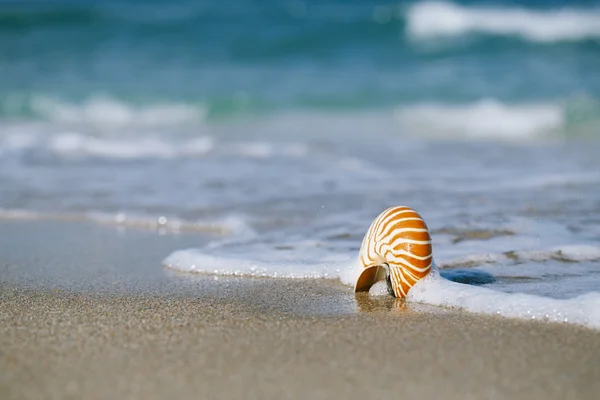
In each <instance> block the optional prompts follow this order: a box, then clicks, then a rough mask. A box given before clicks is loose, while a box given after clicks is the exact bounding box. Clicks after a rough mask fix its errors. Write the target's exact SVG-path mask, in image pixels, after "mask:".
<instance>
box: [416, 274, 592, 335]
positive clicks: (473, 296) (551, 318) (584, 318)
mask: <svg viewBox="0 0 600 400" xmlns="http://www.w3.org/2000/svg"><path fill="white" fill-rule="evenodd" d="M407 301H410V302H416V303H425V304H430V305H436V306H441V307H453V308H457V309H460V310H464V311H468V312H472V313H477V314H487V315H498V316H502V317H508V318H517V319H523V320H532V321H545V322H559V323H569V324H576V325H582V326H586V327H589V328H594V329H600V293H598V292H591V293H586V294H583V295H580V296H577V297H573V298H570V299H553V298H548V297H541V296H534V295H530V294H523V293H505V292H498V291H495V290H491V289H487V288H484V287H479V286H472V285H466V284H461V283H456V282H451V281H449V280H447V279H444V278H442V277H441V276H440V275H439V270H438V269H437V268H434V269H433V270H432V272H431V273H430V274H429V275H428V276H427V277H425V278H424V279H422V280H421V281H419V282H417V283H416V284H415V286H413V287H412V289H411V290H410V291H409V293H408V297H407Z"/></svg>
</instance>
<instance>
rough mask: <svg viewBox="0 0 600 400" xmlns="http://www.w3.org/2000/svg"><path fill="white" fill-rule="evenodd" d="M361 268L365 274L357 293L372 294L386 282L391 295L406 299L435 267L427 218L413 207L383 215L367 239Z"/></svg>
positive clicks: (373, 226) (395, 208)
mask: <svg viewBox="0 0 600 400" xmlns="http://www.w3.org/2000/svg"><path fill="white" fill-rule="evenodd" d="M359 264H360V266H361V267H362V268H363V270H362V271H361V273H360V275H359V277H358V279H357V280H356V284H355V286H354V291H355V292H362V291H368V290H369V288H370V287H371V286H373V284H374V283H375V282H377V281H380V280H383V279H385V280H386V281H387V284H388V291H390V292H391V293H392V294H393V295H394V296H396V297H398V298H405V297H406V295H407V294H408V291H409V290H410V288H412V287H413V285H414V284H415V283H417V282H418V281H419V280H421V279H423V278H424V277H425V276H426V275H427V274H428V273H429V271H431V267H432V265H433V254H432V249H431V236H430V235H429V229H428V228H427V225H426V224H425V221H423V218H421V216H420V215H419V214H418V213H417V212H416V211H415V210H413V209H412V208H410V207H391V208H388V209H387V210H385V211H384V212H382V213H381V214H379V216H378V217H377V218H375V221H373V223H372V224H371V227H370V228H369V230H368V231H367V234H366V235H365V238H364V239H363V242H362V246H361V248H360V253H359ZM359 268H360V267H359Z"/></svg>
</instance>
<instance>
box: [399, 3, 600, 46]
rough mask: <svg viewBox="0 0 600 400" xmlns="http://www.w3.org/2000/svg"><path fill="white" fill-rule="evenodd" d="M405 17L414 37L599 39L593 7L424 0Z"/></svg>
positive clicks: (599, 21) (598, 12) (599, 15)
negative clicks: (538, 7)
mask: <svg viewBox="0 0 600 400" xmlns="http://www.w3.org/2000/svg"><path fill="white" fill-rule="evenodd" d="M406 19H407V31H408V34H409V35H410V36H412V37H413V38H417V39H424V38H433V37H444V36H456V35H463V34H467V33H471V32H479V33H485V34H490V35H514V36H519V37H521V38H523V39H526V40H529V41H533V42H544V43H549V42H558V41H577V40H584V39H597V38H600V9H597V8H596V9H575V8H572V9H569V8H564V9H555V10H528V9H523V8H500V7H476V6H463V5H457V4H453V3H450V2H441V1H424V2H419V3H415V4H414V5H413V6H412V7H410V8H409V9H408V11H407V13H406Z"/></svg>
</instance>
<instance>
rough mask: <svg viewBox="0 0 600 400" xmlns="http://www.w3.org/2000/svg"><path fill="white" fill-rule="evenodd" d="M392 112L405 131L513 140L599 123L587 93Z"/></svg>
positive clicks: (592, 130) (599, 113) (591, 128)
mask: <svg viewBox="0 0 600 400" xmlns="http://www.w3.org/2000/svg"><path fill="white" fill-rule="evenodd" d="M596 108H597V109H598V110H596ZM395 117H396V120H397V122H398V123H399V124H400V125H401V126H402V127H403V128H404V129H405V130H406V131H408V132H409V133H413V134H416V135H418V136H424V137H443V138H461V137H462V138H469V139H486V138H492V139H505V140H517V141H518V140H532V139H544V138H566V137H569V136H572V137H574V136H577V137H585V136H590V137H597V132H598V129H599V128H600V107H599V106H598V104H597V102H596V101H595V100H592V99H589V100H585V101H579V100H573V101H564V102H547V103H524V104H510V103H503V102H501V101H498V100H496V99H483V100H480V101H477V102H473V103H466V104H443V103H423V104H416V105H408V106H403V107H398V109H397V110H396V112H395Z"/></svg>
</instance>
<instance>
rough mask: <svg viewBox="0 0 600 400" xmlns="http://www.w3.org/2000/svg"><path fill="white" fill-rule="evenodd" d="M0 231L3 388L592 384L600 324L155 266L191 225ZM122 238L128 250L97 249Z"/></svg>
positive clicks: (537, 387) (504, 392) (347, 393)
mask: <svg viewBox="0 0 600 400" xmlns="http://www.w3.org/2000/svg"><path fill="white" fill-rule="evenodd" d="M48 232H53V234H52V235H49V234H48ZM0 236H1V237H3V238H5V239H6V240H3V241H2V242H1V243H2V248H1V249H0V250H1V252H0V254H1V257H2V259H1V260H0V267H1V268H2V269H1V271H2V278H1V281H0V282H1V283H0V285H1V286H0V349H1V352H0V371H2V373H1V374H0V398H2V399H39V398H47V399H59V398H60V399H65V398H73V399H76V398H86V399H100V398H131V399H138V398H139V399H142V398H143V399H161V398H171V397H172V398H205V399H206V398H298V399H304V398H385V397H387V398H392V397H393V398H398V397H407V398H416V397H417V396H419V397H421V398H439V397H443V398H449V399H471V398H473V399H476V398H489V399H491V398H528V399H538V398H539V399H542V398H543V399H551V398H552V399H554V398H555V399H595V398H596V396H597V393H599V392H600V333H599V332H598V331H594V330H589V329H585V328H580V327H576V326H571V325H560V324H546V323H533V322H524V321H518V320H511V319H504V318H496V317H484V316H478V315H472V314H467V313H461V312H457V311H453V310H446V309H440V308H435V307H426V306H422V305H415V304H404V303H401V302H399V301H394V299H391V298H385V299H376V298H368V297H367V296H366V295H360V296H355V295H354V294H353V293H352V292H351V290H350V289H349V288H347V287H345V286H342V285H340V284H338V283H336V282H335V281H327V280H316V281H309V280H297V281H293V280H285V281H284V280H275V279H242V278H228V279H219V280H215V279H214V278H213V277H210V276H193V275H176V274H172V273H169V272H168V271H165V270H163V269H161V267H160V260H161V259H162V257H163V256H164V251H168V249H167V247H169V246H176V247H181V246H182V245H185V244H186V242H193V241H196V242H197V241H198V240H200V239H199V238H198V237H197V236H185V235H172V236H164V237H161V236H159V235H157V234H155V233H152V232H143V231H135V230H127V231H117V230H116V229H112V228H107V227H100V226H94V225H90V224H79V223H64V222H62V223H61V222H51V221H50V222H48V221H46V222H30V223H29V222H27V223H24V222H3V223H2V224H0ZM19 238H20V239H19ZM24 238H27V239H28V240H24ZM165 238H167V239H165ZM11 241H18V242H19V244H20V246H19V247H18V248H15V247H11V246H12V245H13V244H14V243H10V242H11ZM84 242H85V244H86V245H85V246H84V245H82V244H83V243H84ZM118 243H121V244H122V245H127V246H129V247H128V251H127V252H121V253H118V252H114V251H113V252H112V253H111V252H104V251H103V250H104V249H105V248H115V246H116V245H117V244H118ZM157 243H162V246H163V247H161V246H160V245H157ZM67 249H68V251H67ZM74 260H80V264H79V266H78V268H74V266H73V264H72V262H73V261H74ZM50 266H52V268H49V267H50ZM125 266H128V268H125ZM77 269H78V273H67V271H74V270H77ZM133 271H137V272H138V274H137V276H138V278H139V279H133V277H134V276H136V274H134V273H133ZM144 272H146V273H144ZM94 277H95V278H94ZM85 280H89V282H88V285H87V286H86V285H84V284H83V281H85ZM59 282H60V284H59Z"/></svg>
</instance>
